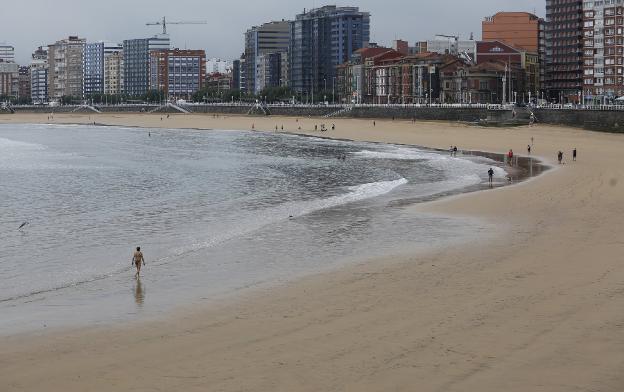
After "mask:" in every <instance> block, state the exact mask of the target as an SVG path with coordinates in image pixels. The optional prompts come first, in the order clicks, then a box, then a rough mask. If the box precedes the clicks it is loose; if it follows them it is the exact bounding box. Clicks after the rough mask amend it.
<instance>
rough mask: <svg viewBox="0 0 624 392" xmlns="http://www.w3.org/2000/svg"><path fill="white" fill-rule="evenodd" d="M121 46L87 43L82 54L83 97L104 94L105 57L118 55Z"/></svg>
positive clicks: (101, 42)
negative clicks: (113, 54)
mask: <svg viewBox="0 0 624 392" xmlns="http://www.w3.org/2000/svg"><path fill="white" fill-rule="evenodd" d="M122 48H123V47H122V46H121V45H119V44H113V43H106V42H103V41H100V42H95V43H88V44H86V45H85V53H84V96H85V97H86V96H89V95H92V94H102V93H104V84H105V75H104V73H105V72H104V68H105V61H106V56H108V55H110V54H112V53H120V52H121V51H122Z"/></svg>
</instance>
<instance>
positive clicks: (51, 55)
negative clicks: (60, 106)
mask: <svg viewBox="0 0 624 392" xmlns="http://www.w3.org/2000/svg"><path fill="white" fill-rule="evenodd" d="M85 44H86V40H85V39H84V38H79V37H77V36H70V37H68V38H66V39H62V40H60V41H57V42H55V43H54V44H52V45H49V46H48V65H49V73H48V81H49V83H48V97H49V99H50V100H60V99H61V98H63V97H73V98H82V96H83V77H84V72H83V62H82V58H83V56H84V48H85Z"/></svg>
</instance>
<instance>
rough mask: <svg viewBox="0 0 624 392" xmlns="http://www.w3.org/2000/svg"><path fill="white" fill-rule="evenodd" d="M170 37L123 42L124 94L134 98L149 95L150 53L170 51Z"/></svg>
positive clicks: (163, 35) (162, 36) (161, 36)
mask: <svg viewBox="0 0 624 392" xmlns="http://www.w3.org/2000/svg"><path fill="white" fill-rule="evenodd" d="M169 44H170V40H169V35H167V34H159V35H156V36H153V37H151V38H139V39H131V40H125V41H124V42H123V74H124V76H123V79H124V81H123V86H124V92H125V93H126V94H128V95H130V96H133V97H139V96H141V95H143V94H145V93H147V91H148V89H149V88H150V76H149V75H150V53H151V52H152V51H154V50H165V51H166V50H169V48H170V47H169Z"/></svg>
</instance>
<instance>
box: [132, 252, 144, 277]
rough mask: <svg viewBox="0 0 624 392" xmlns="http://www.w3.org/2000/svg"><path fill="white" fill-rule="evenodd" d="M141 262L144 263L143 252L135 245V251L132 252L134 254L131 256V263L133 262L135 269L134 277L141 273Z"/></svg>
mask: <svg viewBox="0 0 624 392" xmlns="http://www.w3.org/2000/svg"><path fill="white" fill-rule="evenodd" d="M141 263H142V264H143V265H145V259H144V258H143V252H141V247H140V246H137V248H136V252H134V255H133V256H132V264H134V266H135V267H136V270H137V272H136V274H135V275H134V276H135V277H136V278H138V277H139V274H140V273H141Z"/></svg>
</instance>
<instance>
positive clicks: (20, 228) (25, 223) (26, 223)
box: [17, 222, 28, 230]
mask: <svg viewBox="0 0 624 392" xmlns="http://www.w3.org/2000/svg"><path fill="white" fill-rule="evenodd" d="M27 225H28V222H24V223H22V224H21V225H20V227H18V228H17V230H22V229H23V228H24V227H26V226H27Z"/></svg>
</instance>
